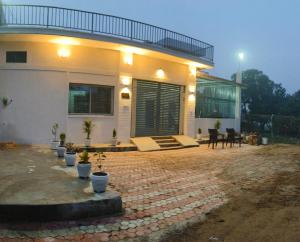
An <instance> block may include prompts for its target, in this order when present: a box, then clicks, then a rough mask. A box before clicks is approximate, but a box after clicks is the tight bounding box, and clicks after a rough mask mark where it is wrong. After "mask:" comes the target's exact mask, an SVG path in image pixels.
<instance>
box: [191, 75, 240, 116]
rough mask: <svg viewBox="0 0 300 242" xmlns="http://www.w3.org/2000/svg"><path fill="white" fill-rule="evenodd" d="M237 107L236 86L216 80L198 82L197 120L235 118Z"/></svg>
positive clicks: (199, 80) (200, 80)
mask: <svg viewBox="0 0 300 242" xmlns="http://www.w3.org/2000/svg"><path fill="white" fill-rule="evenodd" d="M235 106H236V86H235V85H231V84H230V83H229V84H228V83H225V82H221V81H214V80H206V79H198V80H197V88H196V117H197V118H235V108H236V107H235Z"/></svg>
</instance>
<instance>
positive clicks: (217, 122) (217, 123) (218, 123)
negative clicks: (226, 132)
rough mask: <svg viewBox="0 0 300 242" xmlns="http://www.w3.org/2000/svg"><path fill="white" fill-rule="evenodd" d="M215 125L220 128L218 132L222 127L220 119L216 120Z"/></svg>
mask: <svg viewBox="0 0 300 242" xmlns="http://www.w3.org/2000/svg"><path fill="white" fill-rule="evenodd" d="M214 127H215V129H216V130H218V132H219V129H220V128H221V122H220V120H217V121H216V122H215V124H214Z"/></svg>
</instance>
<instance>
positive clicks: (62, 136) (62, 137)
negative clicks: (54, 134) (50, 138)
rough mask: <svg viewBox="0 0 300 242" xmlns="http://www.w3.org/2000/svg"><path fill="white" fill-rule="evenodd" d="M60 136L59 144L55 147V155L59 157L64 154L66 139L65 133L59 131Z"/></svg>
mask: <svg viewBox="0 0 300 242" xmlns="http://www.w3.org/2000/svg"><path fill="white" fill-rule="evenodd" d="M59 138H60V142H59V146H58V147H57V150H56V151H57V156H58V157H59V158H63V157H64V156H65V152H66V147H65V141H66V134H65V133H61V134H60V135H59Z"/></svg>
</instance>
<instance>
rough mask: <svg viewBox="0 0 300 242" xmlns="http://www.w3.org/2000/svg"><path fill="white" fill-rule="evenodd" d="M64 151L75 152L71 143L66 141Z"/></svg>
mask: <svg viewBox="0 0 300 242" xmlns="http://www.w3.org/2000/svg"><path fill="white" fill-rule="evenodd" d="M66 152H67V153H76V152H75V147H74V144H73V143H66Z"/></svg>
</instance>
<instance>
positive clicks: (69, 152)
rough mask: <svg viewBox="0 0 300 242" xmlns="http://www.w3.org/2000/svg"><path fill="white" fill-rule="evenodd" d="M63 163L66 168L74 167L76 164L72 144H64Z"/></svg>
mask: <svg viewBox="0 0 300 242" xmlns="http://www.w3.org/2000/svg"><path fill="white" fill-rule="evenodd" d="M65 161H66V165H67V166H74V165H75V162H76V151H75V148H74V144H73V143H67V144H66V153H65Z"/></svg>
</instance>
